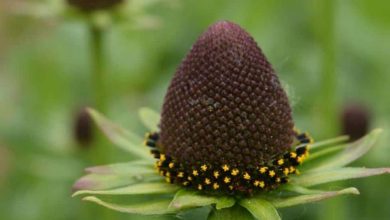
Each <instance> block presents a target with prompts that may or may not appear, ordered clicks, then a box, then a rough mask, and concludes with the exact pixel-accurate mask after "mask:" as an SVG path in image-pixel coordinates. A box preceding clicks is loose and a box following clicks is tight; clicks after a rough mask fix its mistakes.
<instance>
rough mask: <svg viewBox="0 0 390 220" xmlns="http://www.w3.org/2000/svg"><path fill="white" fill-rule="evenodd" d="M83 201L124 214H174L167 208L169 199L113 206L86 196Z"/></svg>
mask: <svg viewBox="0 0 390 220" xmlns="http://www.w3.org/2000/svg"><path fill="white" fill-rule="evenodd" d="M83 200H84V201H89V202H94V203H97V204H99V205H101V206H104V207H106V208H109V209H112V210H115V211H118V212H125V213H132V214H141V215H162V214H171V213H176V212H177V211H176V210H175V209H174V208H169V207H168V206H169V203H170V202H171V199H169V198H167V199H163V200H158V201H147V202H142V203H136V204H126V205H122V204H114V203H109V202H105V201H103V200H101V199H99V198H97V197H94V196H87V197H85V198H83Z"/></svg>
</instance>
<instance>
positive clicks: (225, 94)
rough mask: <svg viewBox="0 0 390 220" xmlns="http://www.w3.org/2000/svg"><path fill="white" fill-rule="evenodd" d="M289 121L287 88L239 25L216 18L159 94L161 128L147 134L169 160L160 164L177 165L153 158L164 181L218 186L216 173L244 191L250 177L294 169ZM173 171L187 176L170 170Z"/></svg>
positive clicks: (279, 178)
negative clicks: (164, 91) (290, 158)
mask: <svg viewBox="0 0 390 220" xmlns="http://www.w3.org/2000/svg"><path fill="white" fill-rule="evenodd" d="M293 128H294V124H293V120H292V116H291V108H290V106H289V102H288V99H287V96H286V93H285V92H284V91H283V88H282V87H281V85H280V82H279V80H278V77H277V76H276V74H275V71H274V70H273V68H272V66H271V64H270V63H269V62H268V61H267V59H266V57H265V56H264V54H263V53H262V51H261V49H260V48H259V47H258V46H257V44H256V42H255V41H254V39H253V38H252V37H251V36H250V35H249V34H248V33H247V32H246V31H245V30H243V29H242V28H241V27H239V26H238V25H236V24H233V23H231V22H227V21H221V22H218V23H216V24H214V25H212V26H211V27H209V28H208V30H207V31H206V32H205V33H203V34H202V35H201V36H200V38H199V39H198V40H197V42H196V43H195V44H194V45H193V47H192V49H191V51H190V52H189V53H188V55H187V57H186V58H185V59H184V61H183V62H182V64H181V65H180V67H179V68H178V69H177V71H176V73H175V76H174V77H173V80H172V82H171V84H170V86H169V89H168V92H167V94H166V96H165V100H164V105H163V109H162V115H161V121H160V133H159V134H158V135H157V134H155V135H154V137H152V138H151V141H153V140H155V142H156V143H155V144H152V145H156V148H157V149H155V150H154V151H155V152H157V151H158V152H159V153H161V154H163V162H164V161H166V160H169V161H172V164H169V163H167V162H165V164H167V165H168V166H170V168H172V167H175V166H176V167H179V168H178V169H175V170H172V169H171V170H169V169H168V170H164V169H163V168H164V163H162V162H161V160H160V164H157V166H158V167H160V172H161V174H162V175H164V176H166V177H167V178H169V180H168V181H173V182H183V183H184V184H189V185H191V184H192V185H194V186H195V187H196V188H198V189H203V188H205V186H207V185H210V187H212V188H217V189H218V188H220V187H221V186H220V185H221V182H218V181H216V180H217V179H219V178H222V183H225V184H226V187H228V188H227V189H229V188H230V189H231V190H232V191H234V189H238V190H241V191H244V192H248V191H250V188H251V187H249V186H248V185H252V183H253V184H254V185H261V186H263V187H264V184H265V185H267V184H268V185H269V184H271V182H272V183H273V182H278V183H279V182H283V181H286V178H285V177H286V175H287V174H288V173H291V172H294V171H295V167H293V165H296V154H295V153H294V154H293V156H294V159H293V160H294V161H293V163H292V164H290V163H285V161H284V157H285V154H286V153H287V154H288V153H289V150H290V149H291V147H292V145H293V141H294V135H295V132H294V129H293ZM152 136H153V135H152ZM304 138H306V137H304ZM305 152H306V150H302V151H301V152H300V153H301V154H302V155H303V154H305ZM157 156H158V155H157ZM287 157H288V156H287ZM300 160H302V159H300ZM272 163H276V164H279V165H283V164H285V165H286V167H272V166H270V165H269V164H272ZM287 165H288V166H287ZM290 165H291V167H290ZM262 167H263V169H261V172H260V171H259V170H260V168H262ZM284 168H285V170H284V173H283V169H284ZM290 168H291V169H290ZM272 169H275V170H272ZM180 170H182V171H180ZM202 171H203V172H210V173H208V174H203V173H202ZM279 171H280V174H282V176H281V175H279V174H278V172H279ZM290 171H291V172H290ZM166 172H168V175H166ZM172 172H173V173H174V174H172ZM223 172H228V173H229V175H224V173H223ZM178 174H180V175H179V176H185V175H187V180H188V181H187V180H186V181H179V180H177V179H175V178H176V177H174V178H172V176H177V175H178ZM263 174H264V175H267V178H271V179H272V180H269V179H264V178H261V177H260V176H261V175H263ZM198 176H199V177H198ZM255 176H256V177H258V178H257V179H253V178H252V177H255ZM179 178H181V177H179ZM235 178H236V179H235ZM214 180H215V181H214ZM252 181H257V182H252ZM267 181H268V182H269V183H268V182H267ZM214 183H215V184H216V185H214Z"/></svg>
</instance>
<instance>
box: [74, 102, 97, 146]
mask: <svg viewBox="0 0 390 220" xmlns="http://www.w3.org/2000/svg"><path fill="white" fill-rule="evenodd" d="M73 134H74V139H75V140H76V142H77V143H78V144H79V145H80V146H83V147H88V146H89V145H90V143H91V142H92V140H93V123H92V118H91V116H90V115H89V114H88V112H87V109H86V108H82V109H81V110H80V111H79V112H78V113H77V114H76V117H75V121H74V127H73Z"/></svg>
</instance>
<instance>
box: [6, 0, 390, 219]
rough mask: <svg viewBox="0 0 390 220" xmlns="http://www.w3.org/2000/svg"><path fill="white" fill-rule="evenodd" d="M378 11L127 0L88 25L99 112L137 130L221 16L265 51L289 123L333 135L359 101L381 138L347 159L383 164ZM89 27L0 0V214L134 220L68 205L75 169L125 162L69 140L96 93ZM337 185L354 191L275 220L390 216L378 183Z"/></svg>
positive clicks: (382, 37)
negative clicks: (290, 112)
mask: <svg viewBox="0 0 390 220" xmlns="http://www.w3.org/2000/svg"><path fill="white" fill-rule="evenodd" d="M389 12H390V2H388V1H382V0H355V1H348V0H347V1H341V0H339V1H337V0H315V1H309V0H302V1H282V0H278V1H255V0H254V1H228V0H226V1H223V0H214V1H207V0H197V1H195V0H125V4H124V5H121V6H119V8H116V9H115V10H112V11H110V12H99V13H98V15H96V16H95V17H94V22H95V23H97V24H99V25H101V26H102V27H104V31H103V32H104V33H103V35H102V42H103V49H102V51H103V52H102V54H103V56H102V60H103V61H104V65H103V64H102V66H103V67H102V68H103V70H104V71H103V72H104V74H105V75H104V80H103V81H104V84H103V86H104V87H105V89H104V91H105V92H106V94H105V98H106V99H105V103H104V109H102V111H103V112H105V114H107V115H108V117H109V118H111V119H112V120H113V121H116V122H118V123H120V124H121V125H122V126H124V127H126V128H129V129H132V130H133V131H135V132H136V133H138V134H140V135H142V134H143V133H144V132H145V128H144V127H142V126H141V123H140V121H139V120H138V119H137V110H138V109H139V108H140V107H143V106H148V107H151V108H154V109H156V110H159V109H160V107H161V104H162V101H163V97H164V93H165V90H166V89H167V86H168V83H169V80H170V78H171V77H172V75H173V73H174V71H175V68H176V67H177V66H178V65H179V63H180V62H181V60H182V58H183V57H184V56H185V54H186V53H187V52H188V51H189V49H190V47H191V45H192V43H193V42H194V41H195V40H196V39H197V37H198V36H199V35H200V34H201V33H202V32H203V31H204V30H205V29H206V28H207V26H209V25H210V24H212V23H214V22H215V21H218V20H225V19H226V20H230V21H233V22H236V23H238V24H240V25H241V26H242V27H244V28H245V29H246V30H247V31H248V32H250V33H251V34H252V35H253V37H254V38H255V39H256V41H257V42H258V43H259V45H260V47H261V48H262V49H263V51H264V52H265V54H266V55H267V56H268V58H269V60H270V62H271V63H272V64H273V65H274V68H275V69H276V70H277V72H278V74H279V77H280V79H281V81H282V82H283V84H284V86H285V87H286V89H287V91H288V93H289V96H290V100H291V102H292V104H293V109H294V117H295V121H296V124H297V125H298V127H300V128H301V129H303V130H307V131H310V132H311V134H312V135H313V136H314V137H315V139H324V138H330V137H334V136H336V135H339V134H341V133H342V131H343V129H342V122H343V120H342V115H343V114H342V112H343V109H344V108H345V106H348V105H350V104H355V105H356V104H358V105H360V106H363V107H362V108H364V109H365V110H364V111H367V112H369V113H368V114H369V115H370V117H369V121H370V125H369V127H370V128H375V127H381V128H383V129H384V130H385V132H384V135H383V136H382V137H381V139H380V142H379V143H378V144H377V146H376V147H375V148H374V149H373V150H372V151H371V152H370V153H369V154H368V155H366V156H365V157H364V158H362V159H360V160H359V161H358V162H357V163H356V164H357V165H362V166H363V165H365V166H367V167H376V166H389V165H390V160H389V155H390V145H389V143H390V136H389V132H390V98H389V95H390V94H389V93H390V90H389V85H390V68H389V59H390V14H389ZM90 20H91V19H88V18H87V16H85V14H84V15H83V13H81V12H80V11H77V10H76V9H75V8H70V7H69V6H68V5H67V4H66V2H65V0H64V1H62V0H35V1H33V0H29V1H24V0H2V1H1V2H0V219H10V220H13V219H15V220H17V219H33V220H34V219H135V218H137V219H139V218H141V217H139V216H134V215H126V214H120V213H116V212H113V211H110V210H105V209H104V208H102V207H98V206H96V205H94V204H89V203H86V202H81V201H80V200H79V198H71V197H70V195H71V187H72V184H73V183H74V181H75V180H76V179H77V178H78V177H80V176H81V175H82V173H83V168H84V167H86V166H91V165H96V164H105V163H112V162H120V161H127V160H130V159H132V158H128V157H127V156H126V155H124V154H123V152H122V151H121V150H119V149H117V148H115V147H114V146H112V144H110V143H108V142H106V141H104V140H102V139H101V138H100V135H99V133H98V132H96V131H95V133H94V135H93V136H92V142H91V143H89V144H85V143H84V144H79V143H78V142H77V141H76V140H75V138H74V127H75V125H74V124H75V120H76V119H75V117H76V116H77V114H78V112H79V111H80V109H81V108H82V107H85V106H96V93H98V94H99V91H98V90H99V89H96V87H95V86H94V82H95V81H94V79H93V77H94V76H93V74H94V73H93V72H94V68H93V60H92V57H93V56H92V54H93V52H91V39H92V38H91V31H90V25H91V21H90ZM100 92H101V91H100ZM87 127H88V126H87ZM87 142H88V141H87ZM346 184H348V185H351V186H356V187H358V188H359V189H360V191H361V195H360V196H358V197H355V196H348V197H342V198H337V199H331V200H329V201H326V202H322V203H318V204H311V205H305V206H301V207H296V208H291V209H286V210H282V217H284V218H285V219H390V209H389V208H388V207H390V188H389V185H390V176H380V177H372V178H368V179H364V180H356V181H348V182H347V183H343V182H341V183H340V184H336V185H332V186H328V187H329V188H333V189H337V188H341V187H342V186H343V185H346ZM147 219H150V217H148V218H147Z"/></svg>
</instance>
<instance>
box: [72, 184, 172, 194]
mask: <svg viewBox="0 0 390 220" xmlns="http://www.w3.org/2000/svg"><path fill="white" fill-rule="evenodd" d="M178 189H179V187H178V186H177V185H173V184H168V183H165V182H146V183H138V184H133V185H130V186H125V187H120V188H115V189H111V190H80V191H77V192H76V193H74V194H73V195H72V196H78V195H83V194H94V195H139V194H144V195H145V194H168V193H174V192H176V191H177V190H178Z"/></svg>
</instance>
